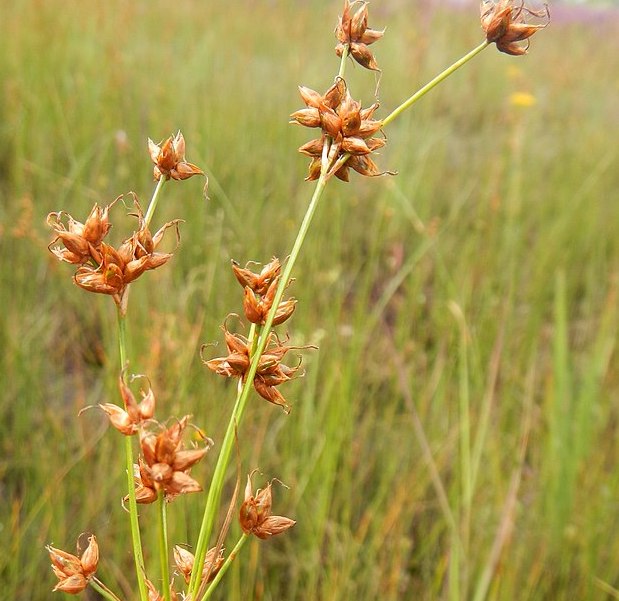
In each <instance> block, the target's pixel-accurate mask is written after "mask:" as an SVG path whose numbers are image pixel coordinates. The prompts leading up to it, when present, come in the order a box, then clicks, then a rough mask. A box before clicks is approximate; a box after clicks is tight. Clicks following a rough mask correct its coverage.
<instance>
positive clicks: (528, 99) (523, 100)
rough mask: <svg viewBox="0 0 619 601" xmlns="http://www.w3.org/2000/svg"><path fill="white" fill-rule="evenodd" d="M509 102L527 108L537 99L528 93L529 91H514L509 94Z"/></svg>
mask: <svg viewBox="0 0 619 601" xmlns="http://www.w3.org/2000/svg"><path fill="white" fill-rule="evenodd" d="M509 103H510V104H511V105H512V106H521V107H523V108H528V107H530V106H534V105H535V104H536V103H537V99H536V98H535V96H533V94H529V92H514V93H513V94H510V96H509Z"/></svg>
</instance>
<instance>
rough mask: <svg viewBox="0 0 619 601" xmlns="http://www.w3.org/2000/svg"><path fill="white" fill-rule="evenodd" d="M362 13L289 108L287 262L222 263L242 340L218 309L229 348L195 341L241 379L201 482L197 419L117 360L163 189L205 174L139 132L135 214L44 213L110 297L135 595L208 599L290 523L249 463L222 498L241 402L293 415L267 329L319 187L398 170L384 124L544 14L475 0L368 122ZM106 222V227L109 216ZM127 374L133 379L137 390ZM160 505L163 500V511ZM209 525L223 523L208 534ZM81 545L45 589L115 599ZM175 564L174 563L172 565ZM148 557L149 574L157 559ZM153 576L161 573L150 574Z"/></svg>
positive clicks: (164, 231) (82, 275) (272, 325)
mask: <svg viewBox="0 0 619 601" xmlns="http://www.w3.org/2000/svg"><path fill="white" fill-rule="evenodd" d="M529 18H539V19H540V20H541V21H540V22H539V23H535V24H533V23H529V22H528V21H529ZM368 19H369V11H368V3H367V2H365V1H363V0H353V1H352V2H351V1H350V0H345V2H344V7H343V11H342V14H341V16H340V17H339V19H338V21H337V25H336V29H335V35H336V38H337V45H336V47H335V51H336V54H337V56H338V57H339V67H338V69H337V72H336V74H335V77H334V80H333V81H332V82H331V83H330V86H329V87H328V88H327V90H326V92H324V93H322V94H321V93H319V92H317V91H315V90H314V89H311V88H309V87H305V86H300V87H299V92H300V95H301V98H302V100H303V103H304V105H305V106H304V107H303V108H301V109H299V110H297V111H295V112H294V113H293V114H292V115H291V123H293V124H296V125H301V126H304V127H308V128H311V129H313V130H314V131H316V133H317V135H316V137H314V138H313V139H312V140H310V141H309V142H307V143H305V144H303V145H302V146H301V147H300V148H299V151H300V152H301V153H302V154H304V155H307V156H308V157H310V164H309V170H308V174H307V177H306V180H307V181H309V182H314V183H313V185H314V188H313V192H312V194H311V197H310V201H309V203H308V206H307V209H306V212H305V215H304V217H303V219H302V222H301V224H300V226H299V228H298V232H297V235H296V239H295V240H294V243H293V245H292V248H291V250H290V253H289V255H288V257H287V258H286V259H285V261H283V262H282V261H280V259H278V258H275V257H274V258H272V259H271V260H270V261H268V262H266V263H265V264H264V265H263V266H262V267H261V268H258V269H256V268H255V267H253V263H248V264H247V265H246V266H244V267H243V266H241V265H240V264H239V263H237V262H236V261H232V272H233V276H234V277H235V278H236V280H237V281H238V282H239V284H240V285H241V287H242V298H241V300H240V302H241V303H242V307H243V317H244V319H245V320H246V321H247V322H249V324H250V327H249V329H248V332H247V335H246V336H244V335H241V334H240V333H239V332H237V331H233V330H234V328H231V326H229V324H230V323H232V322H233V321H234V319H236V318H237V317H238V316H235V317H234V318H233V317H232V316H228V317H227V318H225V320H224V322H223V326H222V330H223V335H224V340H225V344H226V348H227V354H226V355H225V356H222V357H214V358H213V357H211V358H209V357H208V356H207V355H208V353H209V349H210V347H209V346H207V345H204V346H203V348H202V351H201V358H202V361H203V362H204V364H205V366H206V367H207V368H208V369H209V370H211V371H213V372H214V373H215V374H217V375H220V376H222V377H224V378H232V379H236V380H237V386H236V396H235V399H234V402H233V404H232V411H231V415H230V418H229V421H228V425H227V428H226V430H225V432H223V433H222V434H221V435H218V436H214V438H215V439H216V440H217V445H218V447H219V453H218V457H217V461H216V464H215V467H214V470H213V473H212V476H211V480H210V482H209V483H208V484H203V483H201V482H199V481H197V480H196V479H195V478H194V477H192V475H191V468H192V467H193V466H194V465H196V464H197V463H198V462H199V461H201V460H202V459H203V458H204V456H205V455H206V454H207V453H208V452H209V451H210V450H211V448H212V447H213V445H214V443H213V440H211V438H209V437H207V436H206V435H205V434H203V431H202V429H201V427H200V426H199V425H194V424H193V422H192V421H191V420H192V418H191V416H189V415H184V416H170V417H167V418H165V419H162V418H161V417H160V414H159V413H158V414H157V418H156V417H155V412H156V395H155V392H154V391H153V390H152V388H151V386H150V381H149V379H148V378H147V377H145V376H137V375H132V374H131V365H132V358H131V357H128V356H127V355H128V353H127V342H126V338H127V328H128V327H129V326H130V323H128V315H129V307H130V302H129V300H130V295H129V292H130V289H131V287H132V285H134V283H136V281H137V280H138V279H140V278H142V276H145V274H146V272H148V271H151V270H154V269H159V268H162V267H164V266H165V265H166V264H168V262H169V260H170V259H171V258H172V256H173V254H174V252H175V251H176V249H175V250H174V251H172V252H164V251H162V250H160V245H161V244H162V242H163V240H164V238H166V237H169V236H170V234H168V232H172V233H174V234H175V235H176V247H178V245H179V243H180V233H179V232H180V226H181V220H180V219H174V220H172V221H168V222H166V223H164V224H163V225H161V226H160V227H159V228H158V229H157V230H156V231H155V233H152V229H151V224H152V223H153V221H154V218H155V215H156V209H157V206H158V203H159V200H160V197H161V194H162V191H163V189H164V188H165V187H166V186H169V185H172V183H174V185H176V183H180V182H182V181H183V180H186V179H189V178H192V177H202V176H203V175H204V173H203V171H202V170H201V169H200V168H199V167H198V166H196V165H194V164H192V163H190V162H188V161H187V160H186V158H185V138H184V136H183V134H182V133H180V132H178V133H177V134H176V135H174V136H171V137H169V138H167V139H166V140H165V141H163V142H162V143H160V144H156V143H155V142H153V141H152V140H150V139H149V140H148V150H149V154H150V158H151V161H152V163H153V164H154V167H153V175H154V180H155V182H156V184H155V188H154V191H153V194H152V196H151V199H150V201H149V203H148V205H147V206H146V210H145V211H144V210H143V207H142V205H141V203H140V201H139V200H138V197H137V196H136V195H135V194H133V193H130V194H129V195H127V196H119V197H118V198H116V199H115V200H113V201H112V202H110V203H109V204H108V205H105V206H99V205H98V204H96V205H95V206H94V207H93V209H92V210H91V212H90V214H89V215H88V217H87V218H86V219H85V220H84V221H83V222H80V221H78V220H76V219H74V218H73V217H72V216H71V215H70V214H68V213H67V212H65V211H58V212H54V213H51V214H50V215H49V216H48V223H49V225H50V226H51V228H52V229H53V230H54V233H55V238H54V240H53V241H52V243H51V244H50V247H49V248H50V250H51V252H52V253H53V254H54V255H55V256H56V257H57V258H58V259H59V260H60V261H63V262H66V263H69V264H71V265H73V266H74V267H75V269H76V270H75V272H74V274H73V282H74V283H75V284H76V285H77V286H79V287H80V288H82V289H83V290H85V291H87V292H90V293H96V294H103V295H107V296H109V297H111V298H112V300H113V301H114V304H115V307H116V312H117V339H118V362H117V367H116V373H117V382H118V394H119V402H117V403H104V404H101V405H99V406H98V409H99V410H101V411H103V412H104V413H105V415H106V416H107V417H108V418H109V422H110V425H111V426H112V427H113V428H114V429H116V430H117V431H118V433H119V434H120V435H121V436H123V438H124V441H123V444H124V449H125V468H124V469H125V471H126V482H127V490H126V493H125V494H124V495H123V504H124V506H125V507H126V509H127V513H128V517H129V529H130V532H131V541H132V555H133V560H134V564H135V580H136V582H137V591H138V594H137V597H136V598H139V599H140V601H176V600H178V599H185V600H191V601H205V600H207V599H209V598H211V596H212V594H213V592H214V591H215V590H216V589H217V587H219V586H224V584H222V583H225V575H226V572H227V570H228V569H229V567H230V565H231V564H232V563H233V562H234V561H238V560H239V559H238V558H239V556H241V552H242V548H243V546H244V545H245V543H246V541H247V540H248V539H249V538H250V537H251V536H255V537H257V538H259V539H269V538H271V537H273V536H277V535H280V534H283V533H285V532H287V531H288V530H289V529H291V528H292V527H293V526H294V525H295V521H294V520H293V519H292V518H290V517H285V516H279V515H274V513H273V508H272V504H273V483H276V482H279V480H277V478H275V477H273V478H271V479H270V480H268V481H267V482H266V484H263V485H262V487H261V488H260V487H258V488H256V487H255V485H254V483H253V481H254V480H255V479H256V472H257V470H256V469H255V468H252V467H251V466H249V469H247V472H248V474H249V475H248V476H247V479H246V486H245V490H244V494H243V499H242V500H241V502H240V507H238V508H236V505H237V498H238V497H239V489H240V477H238V476H237V483H236V487H235V489H234V493H233V495H232V498H231V499H225V500H224V499H223V495H224V489H225V484H226V482H227V476H228V468H229V466H230V463H231V461H232V459H233V453H234V450H235V447H236V446H237V445H241V444H242V443H243V436H242V422H243V416H244V413H245V409H246V407H247V404H248V403H249V402H254V399H255V398H256V397H260V398H262V399H264V400H266V401H268V403H270V404H271V405H274V406H276V407H279V408H280V409H281V410H283V411H284V412H285V413H286V414H288V413H290V411H291V405H290V403H289V402H288V400H287V399H286V398H285V397H284V395H283V394H282V392H281V391H280V386H281V385H283V384H285V383H286V382H288V381H290V380H291V379H293V378H295V377H297V376H299V375H301V371H300V363H297V364H296V365H290V364H289V363H288V362H285V361H284V359H285V357H286V356H287V354H288V353H289V352H290V351H291V350H293V349H299V348H309V347H295V346H293V345H292V344H289V338H288V336H287V335H284V334H282V333H281V332H278V330H277V328H278V327H279V326H281V325H282V324H284V323H286V322H288V320H289V319H290V318H291V317H292V316H293V314H294V312H295V311H296V308H297V300H296V299H295V298H292V297H289V298H285V297H286V294H287V290H288V288H289V286H290V285H291V282H292V275H293V272H294V268H295V264H296V262H297V260H298V258H299V256H300V254H301V252H302V249H303V245H304V242H305V240H306V237H307V235H308V232H309V230H310V227H311V224H312V219H313V217H314V215H315V213H316V211H317V209H318V207H319V205H320V200H321V198H322V197H323V193H324V191H325V188H326V186H327V185H328V184H330V182H331V181H332V180H333V178H334V177H335V178H336V179H339V180H342V181H344V182H348V181H349V179H350V176H351V174H352V173H353V172H355V173H358V174H360V175H361V176H365V177H373V178H374V177H380V176H392V175H395V174H394V173H393V172H391V171H386V170H381V169H380V168H379V167H378V165H377V164H376V162H375V161H374V158H375V157H376V155H377V154H378V151H379V150H380V149H381V148H382V147H384V146H385V144H386V141H387V138H386V130H387V127H388V126H390V125H391V124H392V123H393V122H394V121H396V120H397V119H398V117H399V116H400V115H401V114H402V113H403V112H404V111H406V110H408V109H410V108H411V107H412V106H413V105H414V104H415V103H416V102H418V101H419V100H420V99H421V98H422V97H423V96H424V95H425V94H427V93H428V92H430V91H431V90H432V89H433V88H434V87H435V86H437V85H438V84H440V83H441V82H442V81H444V80H445V79H446V78H447V77H448V76H449V75H451V74H452V73H454V72H455V71H456V70H457V69H459V68H460V67H462V66H463V65H464V64H466V63H468V62H469V61H470V60H471V59H473V58H474V57H475V56H477V55H478V54H479V53H480V52H482V51H483V50H484V49H485V48H487V47H489V46H490V45H491V44H495V45H496V47H497V49H498V50H499V51H501V52H504V53H506V54H509V55H513V56H519V55H522V54H524V53H525V52H526V50H527V47H528V43H529V39H530V37H531V36H532V35H533V34H534V33H536V32H537V31H538V30H539V29H541V28H543V27H545V26H546V24H547V23H548V11H547V9H546V10H544V11H534V10H532V9H530V8H528V7H527V6H525V4H524V2H522V3H517V2H514V1H513V0H498V1H497V2H495V1H493V0H483V1H482V4H481V24H482V28H483V31H484V34H485V35H484V38H483V39H482V41H481V43H480V44H479V45H478V46H476V47H475V48H473V49H472V50H471V51H469V52H468V53H466V54H465V55H464V56H463V57H462V58H461V59H459V60H457V61H456V62H455V63H453V64H452V65H451V66H449V67H448V68H447V69H445V70H444V71H442V72H441V73H440V74H438V75H437V76H436V77H435V78H434V79H433V80H431V81H430V82H429V83H428V84H426V85H425V86H423V87H422V88H420V89H419V90H418V91H417V92H415V93H414V94H412V95H411V96H410V97H408V98H407V99H406V100H404V101H403V102H402V103H401V104H400V105H399V106H397V107H396V108H395V109H394V110H393V111H392V112H390V113H389V114H388V115H387V116H385V117H383V118H378V117H377V114H378V110H379V103H378V102H375V103H374V104H372V105H371V106H369V107H365V108H363V107H362V106H361V103H360V102H358V101H356V100H354V97H353V94H352V92H351V90H350V87H349V85H348V83H347V80H346V68H347V65H348V64H349V62H350V61H355V62H356V63H357V64H359V65H360V66H361V67H363V68H365V69H367V70H369V71H371V72H375V73H379V72H380V68H379V65H378V62H377V60H376V57H375V55H374V52H373V44H375V43H377V42H379V41H380V39H381V38H382V37H383V36H384V34H385V31H384V30H379V29H373V28H371V27H369V25H368ZM205 188H206V186H205ZM121 207H129V208H130V209H131V213H130V215H129V217H130V218H131V219H133V220H135V222H136V226H135V227H134V228H133V232H132V233H131V234H130V235H129V236H128V237H126V238H125V239H124V240H122V241H121V242H120V243H119V244H118V245H116V246H114V245H113V244H111V243H110V242H108V241H107V240H108V234H109V232H110V230H111V228H112V222H113V218H112V216H113V215H116V214H117V213H118V212H120V208H121ZM115 219H116V218H114V223H117V222H116V221H115ZM239 319H240V318H239ZM136 381H139V382H141V383H142V386H141V387H138V386H136V384H135V382H136ZM136 388H139V392H137V391H136ZM461 411H462V412H463V414H464V416H463V417H466V414H467V413H468V408H467V407H466V406H463V407H461ZM200 417H201V416H198V419H199V418H200ZM188 431H191V432H193V433H194V434H195V435H194V436H193V437H192V442H191V443H187V442H186V441H187V439H188V438H189V437H188V436H187V432H188ZM196 440H197V442H196ZM461 446H462V452H461V463H462V465H461V482H462V484H461V487H462V496H463V498H464V503H463V504H462V506H463V507H464V508H466V507H467V500H468V502H469V503H470V487H471V477H472V476H471V449H470V441H468V440H467V439H466V437H465V436H463V437H462V444H461ZM239 470H240V467H239V468H238V469H237V471H239ZM203 490H205V491H206V498H205V500H204V510H203V513H202V516H203V517H202V520H201V525H200V529H199V531H198V532H196V533H194V534H195V539H194V540H193V541H183V543H182V544H181V543H176V544H172V541H170V540H169V537H168V520H174V519H175V517H174V511H173V510H174V505H173V501H174V500H175V499H176V498H178V497H179V496H181V495H187V494H196V493H200V492H202V491H203ZM148 504H154V505H155V506H156V508H157V509H156V512H155V514H156V515H155V516H154V520H153V521H154V522H155V525H154V528H155V529H156V531H157V532H158V545H157V552H156V553H155V556H156V557H155V558H151V557H146V554H145V552H144V549H143V546H142V541H141V529H142V528H146V527H148V526H147V525H146V523H145V520H146V518H151V517H152V516H151V515H150V514H140V513H139V512H138V505H148ZM168 506H171V508H170V510H168ZM234 513H236V514H237V515H238V520H239V523H240V529H241V535H240V537H239V538H238V539H237V540H236V541H231V542H230V541H229V540H228V538H229V537H228V534H229V527H230V523H231V520H232V516H233V514H234ZM217 524H222V526H221V527H220V530H219V531H218V532H215V527H216V525H217ZM453 534H454V547H453V548H454V549H455V551H454V553H453V558H452V569H455V570H456V571H457V569H458V568H457V566H458V553H459V552H462V551H464V550H465V547H466V532H455V531H454V533H453ZM82 539H83V540H85V541H86V542H87V544H86V545H82V546H84V547H85V548H84V549H83V550H81V551H78V555H74V554H72V553H69V552H67V551H63V550H61V549H59V548H56V547H53V546H51V545H50V546H48V547H47V549H48V552H49V555H50V559H51V563H52V570H53V572H54V574H55V576H56V577H57V579H58V582H57V584H56V586H55V587H54V590H55V591H62V592H64V593H68V594H78V593H81V592H82V591H84V590H85V589H86V588H87V587H92V588H93V589H95V590H96V591H97V592H98V593H99V594H100V595H101V596H102V597H103V598H105V599H108V600H110V601H120V600H121V599H122V597H121V595H120V594H119V593H116V592H114V591H113V590H112V589H111V588H110V587H109V586H108V585H106V584H105V583H104V582H102V581H101V580H100V579H99V578H98V577H97V575H96V572H97V567H98V562H99V543H98V541H97V538H96V536H95V535H94V534H88V535H86V536H85V537H82ZM189 549H191V551H190V550H189ZM146 559H148V560H149V561H148V562H147V561H146ZM151 560H152V564H153V565H151ZM172 560H173V562H174V566H175V568H174V571H171V570H170V565H171V562H172ZM157 565H158V568H156V567H154V566H157ZM152 574H157V575H158V578H156V577H155V576H152ZM451 590H453V591H455V595H454V598H457V597H458V594H457V588H453V589H451Z"/></svg>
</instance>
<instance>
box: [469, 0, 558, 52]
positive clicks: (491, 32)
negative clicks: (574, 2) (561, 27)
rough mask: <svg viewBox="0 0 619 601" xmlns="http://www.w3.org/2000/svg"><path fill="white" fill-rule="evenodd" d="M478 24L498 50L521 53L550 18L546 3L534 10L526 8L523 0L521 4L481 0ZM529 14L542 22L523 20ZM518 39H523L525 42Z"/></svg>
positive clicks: (512, 1) (507, 1)
mask: <svg viewBox="0 0 619 601" xmlns="http://www.w3.org/2000/svg"><path fill="white" fill-rule="evenodd" d="M480 10H481V26H482V29H483V30H484V32H485V33H486V39H487V40H488V42H489V43H495V44H496V47H497V49H498V50H500V51H501V52H505V53H506V54H511V55H513V56H521V55H523V54H526V52H527V49H528V48H529V38H530V37H531V36H532V35H533V34H534V33H535V32H537V31H539V30H540V29H543V28H544V27H546V26H547V25H548V23H549V21H550V13H549V11H548V6H547V5H546V6H545V7H544V9H543V10H540V11H535V10H532V9H530V8H527V7H526V6H525V4H524V0H522V1H521V2H520V3H516V2H514V0H499V1H498V2H495V1H494V0H482V2H481V6H480ZM528 17H534V18H538V19H543V22H542V23H539V24H531V23H526V22H525V21H526V19H527V18H528ZM520 42H526V43H525V44H524V45H523V44H521V43H520Z"/></svg>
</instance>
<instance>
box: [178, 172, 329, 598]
mask: <svg viewBox="0 0 619 601" xmlns="http://www.w3.org/2000/svg"><path fill="white" fill-rule="evenodd" d="M327 180H328V177H327V173H326V171H324V170H323V172H322V173H321V174H320V177H319V178H318V181H317V182H316V188H315V189H314V194H313V195H312V199H311V200H310V203H309V205H308V207H307V210H306V212H305V216H304V217H303V222H302V223H301V227H300V228H299V231H298V233H297V237H296V239H295V241H294V245H293V247H292V251H291V252H290V256H289V257H288V261H287V262H286V265H285V267H284V270H283V272H282V277H281V279H280V281H279V285H278V288H277V291H276V293H275V297H274V299H273V304H272V306H271V309H270V311H269V314H268V316H267V319H266V322H265V324H264V325H263V326H262V329H261V331H260V332H259V334H258V341H257V344H256V349H255V352H254V353H253V355H252V361H251V364H250V366H249V370H248V372H247V373H246V374H245V381H244V383H243V387H242V389H241V392H240V394H239V395H238V397H237V400H236V403H235V405H234V409H233V410H232V416H231V417H230V422H229V423H228V429H227V431H226V434H225V437H224V440H223V442H222V446H221V451H220V453H219V457H218V458H217V465H216V466H215V471H214V473H213V478H212V480H211V485H210V488H209V491H208V497H207V500H206V507H205V509H204V517H203V519H202V526H201V528H200V534H199V536H198V543H197V544H196V554H195V565H197V566H200V565H202V564H203V563H204V558H205V556H206V550H207V546H208V541H209V539H210V536H211V533H212V531H213V524H214V522H215V516H216V508H217V507H218V505H219V500H220V498H221V491H222V488H223V484H224V476H225V473H226V469H227V467H228V463H229V461H230V455H231V453H232V447H233V442H234V439H235V434H236V429H237V427H238V425H239V424H240V422H241V418H242V416H243V412H244V410H245V405H246V404H247V399H248V398H249V393H250V391H251V389H252V385H253V382H254V377H255V376H256V371H257V370H258V362H259V361H260V357H261V356H262V353H263V351H264V349H265V347H266V345H267V342H268V339H269V333H270V331H271V327H272V326H273V319H274V318H275V312H276V311H277V308H278V307H279V304H280V302H281V300H282V297H283V295H284V291H285V290H286V286H287V283H288V281H289V280H290V275H291V273H292V270H293V268H294V265H295V263H296V261H297V258H298V256H299V253H300V251H301V248H302V246H303V242H304V241H305V237H306V236H307V232H308V230H309V227H310V224H311V222H312V218H313V217H314V213H315V212H316V207H317V206H318V201H319V200H320V198H321V196H322V193H323V192H324V189H325V185H326V183H327ZM201 577H202V571H201V570H194V572H193V573H192V575H191V581H190V583H189V592H190V593H191V594H192V596H193V597H195V596H196V594H197V591H198V590H199V588H200V579H201Z"/></svg>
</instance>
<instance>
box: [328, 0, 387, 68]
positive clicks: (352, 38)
mask: <svg viewBox="0 0 619 601" xmlns="http://www.w3.org/2000/svg"><path fill="white" fill-rule="evenodd" d="M353 9H354V12H353ZM383 35H385V31H384V30H383V31H378V30H376V29H369V28H368V3H367V2H363V1H360V0H357V1H355V2H352V3H351V2H349V0H344V11H343V12H342V16H341V17H340V18H339V20H338V24H337V27H336V28H335V37H336V38H337V42H338V43H337V46H336V47H335V52H336V54H337V55H338V56H340V57H341V56H342V54H343V53H344V49H345V47H348V48H349V52H350V55H351V56H352V57H353V58H354V59H355V61H357V62H358V63H359V64H360V65H361V66H362V67H365V68H366V69H370V70H372V71H380V69H379V68H378V64H377V63H376V59H375V58H374V55H373V54H372V52H371V51H370V49H369V48H368V46H369V45H370V44H373V43H374V42H376V41H377V40H379V39H380V38H382V37H383Z"/></svg>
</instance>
